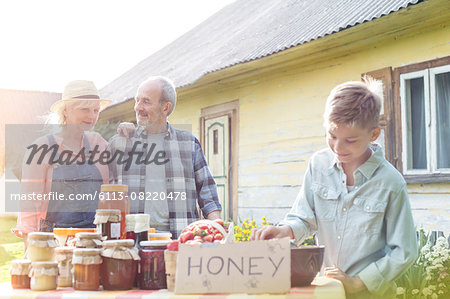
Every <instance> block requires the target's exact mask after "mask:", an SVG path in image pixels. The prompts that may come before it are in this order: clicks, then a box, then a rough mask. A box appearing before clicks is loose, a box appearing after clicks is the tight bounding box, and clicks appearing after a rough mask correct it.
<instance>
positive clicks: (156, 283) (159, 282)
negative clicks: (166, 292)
mask: <svg viewBox="0 0 450 299" xmlns="http://www.w3.org/2000/svg"><path fill="white" fill-rule="evenodd" d="M169 243H170V241H168V240H158V241H142V242H141V244H140V245H141V250H139V256H140V257H141V269H140V273H139V280H138V283H139V288H141V289H144V290H159V289H166V288H167V283H166V265H165V262H164V250H166V248H167V244H169Z"/></svg>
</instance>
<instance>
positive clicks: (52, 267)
mask: <svg viewBox="0 0 450 299" xmlns="http://www.w3.org/2000/svg"><path fill="white" fill-rule="evenodd" d="M55 248H56V239H55V235H54V234H53V233H38V232H36V233H30V234H28V248H27V256H28V258H29V259H30V261H31V270H30V272H29V277H30V278H31V281H30V287H31V289H32V290H33V291H46V290H55V289H56V286H57V284H56V282H57V277H58V272H59V271H58V263H57V262H56V261H54V259H55Z"/></svg>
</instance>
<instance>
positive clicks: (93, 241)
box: [75, 233, 102, 248]
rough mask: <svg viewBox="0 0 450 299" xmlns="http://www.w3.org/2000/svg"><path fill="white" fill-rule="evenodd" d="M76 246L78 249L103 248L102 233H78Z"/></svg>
mask: <svg viewBox="0 0 450 299" xmlns="http://www.w3.org/2000/svg"><path fill="white" fill-rule="evenodd" d="M75 246H76V247H77V248H101V247H102V234H101V233H77V234H75Z"/></svg>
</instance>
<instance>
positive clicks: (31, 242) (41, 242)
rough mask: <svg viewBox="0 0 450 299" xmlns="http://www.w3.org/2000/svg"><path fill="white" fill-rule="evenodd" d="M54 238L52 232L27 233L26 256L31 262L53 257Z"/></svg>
mask: <svg viewBox="0 0 450 299" xmlns="http://www.w3.org/2000/svg"><path fill="white" fill-rule="evenodd" d="M56 246H57V244H56V239H55V235H54V234H53V233H40V232H35V233H29V234H28V247H27V253H26V254H27V258H28V259H29V260H31V261H32V262H38V261H52V260H54V259H55V247H56Z"/></svg>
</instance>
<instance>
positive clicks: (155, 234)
mask: <svg viewBox="0 0 450 299" xmlns="http://www.w3.org/2000/svg"><path fill="white" fill-rule="evenodd" d="M148 236H149V238H156V237H159V238H167V237H169V238H172V234H171V233H149V234H148Z"/></svg>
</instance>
